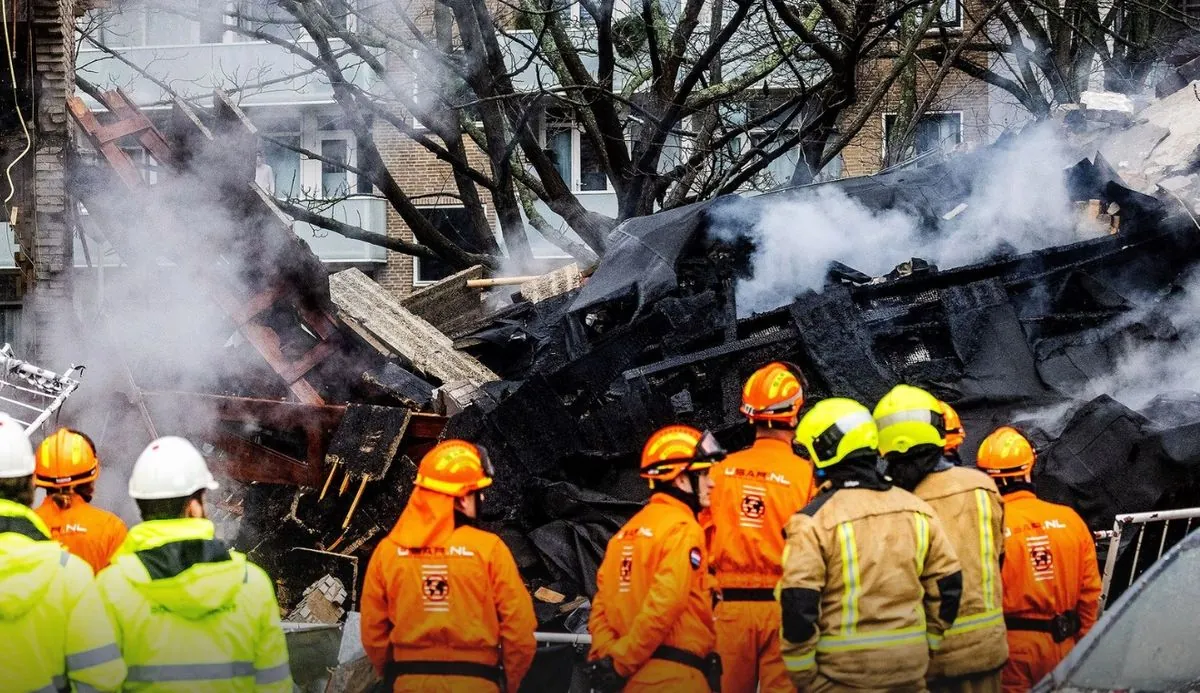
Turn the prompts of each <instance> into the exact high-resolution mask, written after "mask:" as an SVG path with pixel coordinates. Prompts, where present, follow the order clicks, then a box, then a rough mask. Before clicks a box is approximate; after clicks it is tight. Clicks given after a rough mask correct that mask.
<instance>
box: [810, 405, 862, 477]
mask: <svg viewBox="0 0 1200 693" xmlns="http://www.w3.org/2000/svg"><path fill="white" fill-rule="evenodd" d="M794 447H798V448H802V449H800V450H797V454H802V456H803V457H807V458H808V459H809V460H811V461H812V463H813V465H815V466H816V467H817V469H825V468H826V467H832V466H833V465H835V464H837V463H838V462H841V461H842V460H844V459H845V458H846V457H848V456H849V455H850V454H852V453H855V452H861V451H863V450H869V451H871V452H874V451H875V450H877V449H878V447H879V431H878V429H877V428H876V427H875V419H874V418H873V417H872V416H871V412H870V410H868V409H867V408H866V407H864V406H863V405H861V404H859V403H858V402H855V401H854V400H852V399H846V398H843V397H833V398H830V399H824V400H821V401H820V402H817V404H816V405H815V406H814V407H813V408H812V409H811V410H809V412H808V413H807V414H805V415H804V418H802V419H800V425H798V426H797V427H796V437H795V445H794Z"/></svg>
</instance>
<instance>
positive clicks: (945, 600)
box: [778, 483, 962, 691]
mask: <svg viewBox="0 0 1200 693" xmlns="http://www.w3.org/2000/svg"><path fill="white" fill-rule="evenodd" d="M787 537H788V538H787V547H786V549H785V553H784V557H783V578H782V579H781V580H780V582H779V588H778V589H779V599H780V605H781V607H782V610H783V646H782V650H783V661H784V665H785V666H786V667H787V669H788V674H789V676H791V678H792V683H793V684H795V686H796V688H797V689H799V690H802V691H803V690H807V689H808V688H809V686H810V684H812V682H813V681H814V680H815V679H816V678H817V677H818V676H819V677H820V678H821V679H822V680H827V681H829V682H832V683H833V684H835V685H838V686H842V687H851V688H857V689H863V690H876V691H879V690H889V689H908V688H912V689H913V690H918V689H920V688H922V687H923V685H924V679H925V672H926V669H927V667H928V664H929V651H930V650H936V649H937V648H938V646H939V645H940V643H941V639H942V634H943V633H944V632H945V631H946V629H947V628H949V627H950V624H951V623H953V622H954V618H955V617H956V616H957V615H958V600H959V596H960V595H961V593H962V573H961V572H960V569H959V565H958V560H957V558H956V557H955V555H954V549H953V548H951V546H950V542H949V541H948V540H947V539H946V533H945V530H943V529H942V525H941V523H940V522H938V519H937V517H935V516H934V513H933V509H932V508H930V507H929V505H928V504H926V503H925V501H922V500H921V499H920V498H917V497H916V496H914V495H912V494H911V493H908V492H907V491H904V490H902V489H899V488H896V487H889V486H886V485H882V484H881V485H880V487H878V488H870V487H843V488H834V487H831V485H830V483H826V484H825V485H824V486H822V488H821V492H820V493H819V494H818V495H817V497H816V498H814V499H813V501H812V502H811V503H809V504H808V505H807V506H805V508H804V509H803V510H801V511H800V512H798V513H796V514H795V515H793V516H792V519H791V520H790V521H789V522H788V526H787Z"/></svg>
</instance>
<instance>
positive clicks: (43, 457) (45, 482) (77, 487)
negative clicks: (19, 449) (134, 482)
mask: <svg viewBox="0 0 1200 693" xmlns="http://www.w3.org/2000/svg"><path fill="white" fill-rule="evenodd" d="M99 474H100V463H99V461H98V460H97V459H96V446H95V444H93V443H92V440H91V438H88V437H87V436H86V435H84V434H82V433H80V432H78V431H73V430H71V429H69V428H60V429H58V430H57V431H55V432H54V433H53V434H51V435H49V436H47V437H46V439H45V440H43V441H42V442H41V444H40V445H38V449H37V472H36V474H35V475H34V480H35V482H36V483H37V485H38V486H40V487H42V488H44V489H46V493H48V494H49V496H50V498H51V499H53V500H54V502H55V503H56V504H57V505H58V506H59V507H60V508H66V507H70V505H71V494H72V492H79V493H80V495H82V496H84V497H85V498H90V497H91V489H92V486H91V484H92V483H93V482H95V480H96V477H98V476H99Z"/></svg>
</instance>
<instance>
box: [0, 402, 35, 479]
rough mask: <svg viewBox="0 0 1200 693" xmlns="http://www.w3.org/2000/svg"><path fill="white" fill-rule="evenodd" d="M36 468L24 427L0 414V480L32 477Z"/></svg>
mask: <svg viewBox="0 0 1200 693" xmlns="http://www.w3.org/2000/svg"><path fill="white" fill-rule="evenodd" d="M36 468H37V461H36V460H35V459H34V457H33V445H32V444H31V443H30V442H29V436H27V435H25V427H24V426H22V425H21V424H20V423H19V422H18V421H17V420H16V419H14V418H12V417H11V416H9V415H8V414H4V413H0V479H19V478H21V477H23V476H32V475H33V471H34V469H36Z"/></svg>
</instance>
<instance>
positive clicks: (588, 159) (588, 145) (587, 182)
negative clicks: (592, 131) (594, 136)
mask: <svg viewBox="0 0 1200 693" xmlns="http://www.w3.org/2000/svg"><path fill="white" fill-rule="evenodd" d="M579 188H580V189H581V190H608V176H606V175H604V169H603V168H602V167H601V165H600V156H599V153H598V152H597V151H596V148H595V147H593V146H592V141H591V139H590V138H589V137H587V136H586V135H582V134H581V135H580V137H579Z"/></svg>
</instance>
